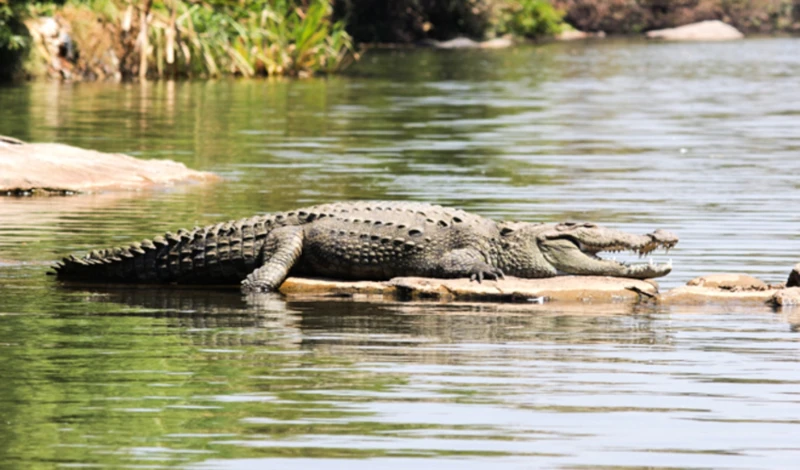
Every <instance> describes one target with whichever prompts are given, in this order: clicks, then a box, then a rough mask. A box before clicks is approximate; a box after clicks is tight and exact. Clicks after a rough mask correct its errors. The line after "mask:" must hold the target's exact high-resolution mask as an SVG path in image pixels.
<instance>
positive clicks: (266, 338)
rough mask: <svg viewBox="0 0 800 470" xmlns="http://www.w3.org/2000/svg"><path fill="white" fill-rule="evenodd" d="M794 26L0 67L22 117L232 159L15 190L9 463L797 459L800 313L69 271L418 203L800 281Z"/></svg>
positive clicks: (0, 388)
mask: <svg viewBox="0 0 800 470" xmlns="http://www.w3.org/2000/svg"><path fill="white" fill-rule="evenodd" d="M798 44H800V43H798V42H797V40H791V39H771V40H749V41H743V42H736V43H727V44H703V45H697V44H694V45H693V44H649V43H637V42H614V41H609V42H598V43H590V44H582V43H581V44H555V45H543V46H536V47H522V48H517V49H512V50H506V51H383V52H381V51H370V53H369V54H367V55H366V56H365V58H364V60H363V61H362V62H361V63H359V64H357V66H355V67H354V68H353V69H351V70H350V72H349V74H348V75H347V76H343V77H332V78H328V79H313V80H305V81H237V80H224V81H212V82H179V83H172V82H170V83H147V84H144V85H140V84H127V85H117V84H71V85H70V84H66V85H64V84H51V83H42V82H38V83H31V84H24V85H20V86H14V87H7V88H0V134H5V135H13V136H15V137H18V138H21V139H23V140H30V141H57V142H63V143H68V144H71V145H76V146H81V147H86V148H94V149H98V150H102V151H110V152H124V153H128V154H132V155H136V156H139V157H143V158H170V159H173V160H177V161H181V162H183V163H186V164H187V165H188V166H190V167H192V168H196V169H201V170H208V171H214V172H217V173H219V174H220V175H222V176H223V177H224V178H225V180H224V181H223V182H221V183H218V184H215V185H210V186H199V185H188V186H176V187H170V188H165V189H159V190H155V191H148V192H143V193H136V194H120V193H107V194H97V195H81V196H77V197H71V198H27V199H10V198H3V199H0V468H14V469H16V468H19V469H28V468H73V467H77V468H175V467H181V468H193V469H194V468H197V469H207V468H213V469H256V468H259V469H260V468H281V469H287V468H288V469H291V468H304V469H305V468H325V469H338V468H347V469H348V470H352V469H355V468H362V467H363V468H365V469H366V468H370V469H371V468H398V469H405V468H412V467H414V466H424V467H425V468H427V467H434V466H435V467H436V468H440V469H441V468H459V469H462V470H463V469H464V468H498V467H503V468H569V469H574V468H609V469H610V468H615V469H618V468H644V467H646V468H791V467H792V466H794V465H795V463H796V461H797V456H798V455H800V446H799V445H798V444H797V439H796V438H795V436H796V435H798V432H799V431H800V427H798V426H800V419H798V417H799V416H800V393H798V391H797V388H798V384H800V372H798V371H800V368H798V361H800V354H799V353H798V343H799V341H798V328H800V327H798V325H800V311H796V310H794V309H786V310H782V311H773V310H771V309H768V308H766V307H764V308H761V307H758V306H754V307H747V308H744V307H737V308H726V309H720V308H712V307H703V306H699V307H687V308H658V307H653V306H640V307H622V306H611V307H598V306H592V305H581V306H575V307H565V306H558V305H519V304H512V305H508V304H499V305H497V304H460V305H459V304H438V303H385V304H376V303H370V302H352V301H348V300H341V299H340V300H330V301H320V302H296V301H286V300H285V299H283V298H281V297H279V296H267V297H264V298H259V299H247V298H243V297H242V296H241V295H240V294H239V293H238V291H237V290H235V289H231V290H219V291H215V290H191V289H153V288H151V287H148V288H119V289H101V288H89V287H81V286H61V285H58V284H57V283H55V282H54V281H53V280H52V278H49V277H47V276H45V275H44V274H45V272H46V271H47V267H48V265H49V264H51V263H52V262H53V261H55V260H56V259H58V258H59V257H61V256H64V255H66V254H68V253H72V252H85V251H87V250H90V249H94V248H98V247H105V246H110V245H115V244H123V243H126V242H130V241H135V240H139V239H142V238H145V237H151V236H153V235H156V234H160V233H163V232H165V231H168V230H175V229H177V228H180V227H191V226H194V225H203V224H207V223H212V222H217V221H220V220H227V219H234V218H240V217H245V216H250V215H252V214H254V213H260V212H269V211H275V210H283V209H289V208H292V207H297V206H301V205H308V204H313V203H321V202H328V201H332V200H350V199H400V200H419V201H428V202H437V203H442V204H448V205H456V206H459V207H463V208H466V209H469V210H472V211H475V212H478V213H481V214H483V215H486V216H490V217H497V218H508V219H520V220H531V221H533V220H545V221H550V220H565V219H581V220H592V221H595V222H598V223H603V224H605V225H609V226H612V227H616V228H622V229H625V230H630V231H635V232H644V231H650V230H652V229H654V228H667V229H670V230H673V231H675V232H677V233H678V234H679V235H680V236H681V238H682V240H681V243H680V244H679V245H678V248H677V249H676V250H675V251H674V252H671V253H670V256H672V257H673V259H674V263H675V271H674V272H673V274H671V275H670V276H669V277H667V278H665V279H664V280H663V281H662V282H661V284H662V286H664V287H667V288H668V287H673V286H677V285H680V284H683V283H685V282H686V281H687V280H689V279H691V278H692V277H695V276H697V275H701V274H708V273H713V272H731V271H733V272H747V273H750V274H753V275H757V276H759V277H761V278H763V279H764V280H766V281H768V282H780V281H783V280H785V277H786V274H787V273H788V270H789V268H790V267H791V266H792V265H793V264H794V263H796V262H797V261H800V260H798V259H796V258H794V256H796V253H798V252H800V235H798V234H800V217H798V216H797V214H796V210H795V209H794V208H795V207H797V204H798V203H800V192H799V191H798V189H800V186H798V183H797V181H796V177H795V176H794V175H796V174H797V173H798V171H800V168H798V164H797V163H796V161H797V158H796V155H797V151H798V149H800V134H798V133H797V129H798V128H800V127H798V116H800V104H798V103H800V82H797V80H796V77H797V76H798V75H800V56H798V55H797V54H796V51H797V50H798V49H797V48H798ZM1 176H2V175H0V177H1ZM661 257H662V258H663V256H661Z"/></svg>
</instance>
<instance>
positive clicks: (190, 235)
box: [51, 217, 272, 284]
mask: <svg viewBox="0 0 800 470" xmlns="http://www.w3.org/2000/svg"><path fill="white" fill-rule="evenodd" d="M271 223H272V221H271V220H268V219H265V218H263V217H254V218H251V219H242V220H239V221H231V222H225V223H220V224H217V225H212V226H208V227H195V228H194V229H193V230H191V231H189V230H184V229H181V230H179V231H178V232H177V233H176V234H173V233H170V232H167V233H166V234H165V235H164V236H163V237H155V238H154V239H153V240H145V241H143V242H141V243H134V244H132V245H130V246H127V247H122V248H113V249H108V250H99V251H93V252H91V253H89V254H87V255H86V256H83V257H81V258H77V257H75V256H68V257H66V258H64V259H63V260H62V261H61V262H59V263H58V264H56V265H55V266H53V271H54V272H53V273H51V274H54V275H55V276H56V277H57V278H58V279H60V280H66V281H69V280H75V281H86V282H109V283H114V282H140V283H163V282H186V283H196V284H211V283H229V282H231V281H241V280H242V279H244V278H245V277H246V276H247V275H248V274H249V273H250V272H252V271H253V270H254V269H255V268H256V267H257V264H258V263H259V262H260V260H259V252H260V246H261V244H262V243H263V240H264V239H265V238H266V236H267V234H268V232H269V228H268V226H269V225H270V224H271Z"/></svg>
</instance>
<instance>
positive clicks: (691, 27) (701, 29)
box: [647, 20, 744, 41]
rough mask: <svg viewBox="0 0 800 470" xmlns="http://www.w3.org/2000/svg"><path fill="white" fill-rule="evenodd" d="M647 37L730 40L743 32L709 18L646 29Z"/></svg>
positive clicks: (672, 39) (678, 39)
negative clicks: (652, 29) (664, 27)
mask: <svg viewBox="0 0 800 470" xmlns="http://www.w3.org/2000/svg"><path fill="white" fill-rule="evenodd" d="M647 37H648V38H651V39H664V40H667V41H730V40H733V39H742V38H743V37H744V34H742V33H741V32H740V31H739V30H738V29H736V28H734V27H733V26H731V25H729V24H726V23H723V22H722V21H719V20H709V21H700V22H699V23H692V24H687V25H684V26H679V27H677V28H668V29H658V30H654V31H648V33H647Z"/></svg>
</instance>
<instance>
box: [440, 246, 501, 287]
mask: <svg viewBox="0 0 800 470" xmlns="http://www.w3.org/2000/svg"><path fill="white" fill-rule="evenodd" d="M436 274H437V277H446V278H458V277H469V278H470V279H471V280H473V281H476V280H477V281H478V282H481V281H483V279H484V278H487V279H502V278H503V277H504V276H503V271H502V270H500V268H498V267H496V266H492V265H491V264H489V263H487V262H486V259H485V258H484V256H483V255H482V254H481V253H480V251H478V250H476V249H474V248H460V249H457V250H452V251H449V252H447V253H445V255H444V256H442V257H441V258H440V259H439V260H438V269H437V273H436Z"/></svg>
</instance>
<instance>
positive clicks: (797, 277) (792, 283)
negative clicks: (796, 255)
mask: <svg viewBox="0 0 800 470" xmlns="http://www.w3.org/2000/svg"><path fill="white" fill-rule="evenodd" d="M786 287H800V263H797V264H795V265H794V268H792V272H790V273H789V279H788V280H787V281H786Z"/></svg>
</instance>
